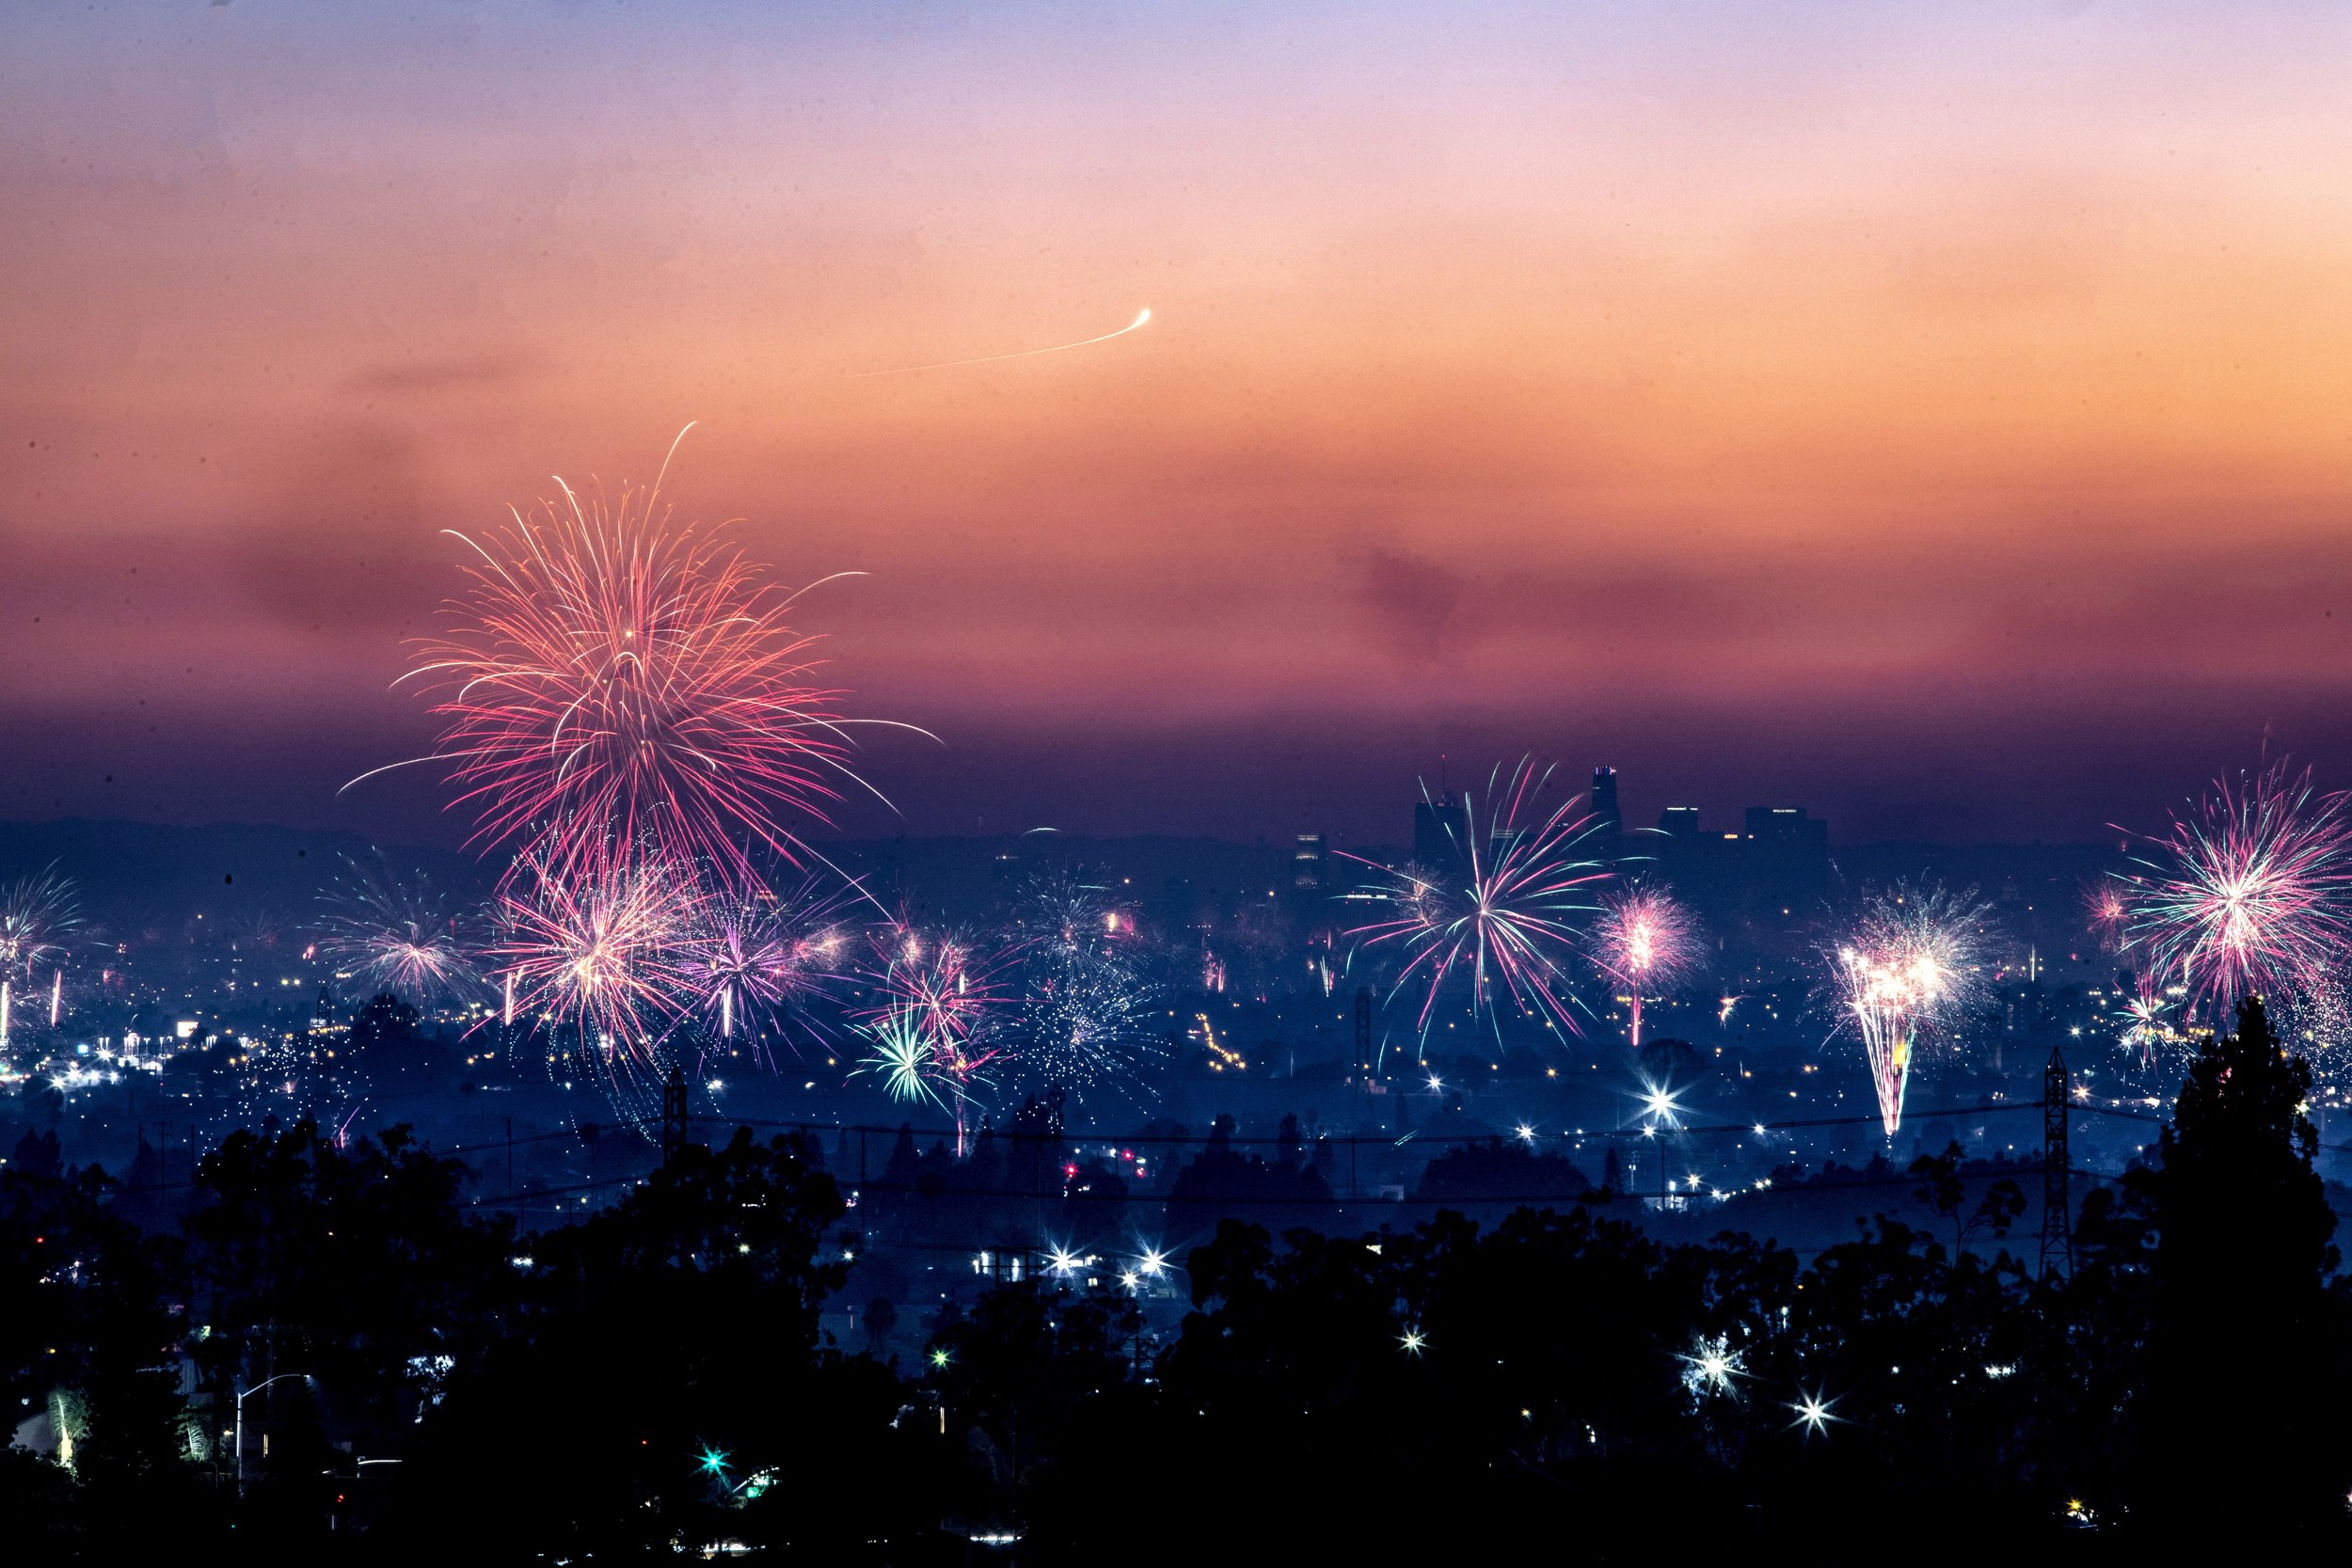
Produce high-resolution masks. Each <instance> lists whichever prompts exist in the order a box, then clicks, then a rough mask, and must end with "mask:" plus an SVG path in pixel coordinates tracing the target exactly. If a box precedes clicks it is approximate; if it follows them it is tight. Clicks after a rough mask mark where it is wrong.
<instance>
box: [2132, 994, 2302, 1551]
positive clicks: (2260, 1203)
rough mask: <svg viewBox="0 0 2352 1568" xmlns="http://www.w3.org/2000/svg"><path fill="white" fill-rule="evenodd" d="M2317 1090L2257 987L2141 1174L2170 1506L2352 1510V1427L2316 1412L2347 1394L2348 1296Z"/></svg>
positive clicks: (2159, 1424)
mask: <svg viewBox="0 0 2352 1568" xmlns="http://www.w3.org/2000/svg"><path fill="white" fill-rule="evenodd" d="M2311 1088H2312V1072H2311V1067H2310V1065H2309V1064H2308V1063H2306V1062H2305V1061H2304V1060H2303V1059H2302V1058H2300V1057H2298V1056H2292V1055H2290V1054H2289V1053H2287V1051H2286V1049H2285V1047H2284V1046H2283V1045H2281V1044H2280V1040H2279V1039H2278V1037H2277V1036H2276V1034H2275V1033H2274V1032H2273V1030H2272V1028H2271V1024H2270V1018H2269V1015H2268V1014H2267V1013H2266V1012H2265V1010H2264V1007H2263V1005H2262V1003H2261V1002H2260V1001H2259V1000H2257V999H2254V998H2251V997H2249V998H2248V999H2247V1000H2246V1001H2244V1002H2242V1003H2240V1004H2239V1006H2238V1014H2237V1030H2236V1032H2235V1033H2234V1034H2232V1035H2227V1036H2219V1037H2216V1038H2215V1039H2213V1040H2211V1041H2210V1042H2208V1043H2207V1044H2206V1045H2205V1046H2204V1047H2203V1048H2202V1049H2201V1050H2200V1051H2199V1053H2198V1055H2197V1059H2196V1061H2195V1062H2193V1063H2192V1064H2191V1065H2190V1067H2189V1069H2188V1078H2187V1081H2186V1082H2185V1083H2184V1084H2183V1085H2181V1093H2180V1099H2179V1100H2178V1101H2177V1102H2176V1103H2175V1104H2174V1106H2173V1112H2172V1120H2171V1123H2170V1124H2169V1126H2167V1127H2166V1128H2165V1129H2164V1132H2163V1135H2162V1138H2161V1140H2160V1143H2159V1146H2158V1148H2159V1154H2160V1159H2161V1164H2160V1165H2159V1166H2158V1167H2157V1168H2156V1169H2155V1170H2153V1172H2151V1173H2149V1174H2147V1175H2146V1176H2145V1177H2143V1178H2142V1179H2141V1180H2142V1182H2143V1184H2144V1185H2145V1187H2146V1188H2147V1191H2148V1193H2149V1196H2151V1197H2152V1199H2153V1204H2152V1207H2153V1212H2154V1215H2155V1226H2156V1238H2157V1239H2156V1246H2155V1252H2154V1257H2153V1273H2154V1293H2153V1324H2152V1334H2151V1353H2152V1354H2151V1363H2150V1368H2149V1382H2148V1400H2149V1429H2148V1441H2147V1449H2146V1453H2145V1456H2144V1457H2145V1459H2146V1460H2147V1462H2148V1463H2149V1464H2150V1465H2151V1466H2152V1469H2153V1474H2154V1475H2155V1476H2156V1477H2157V1478H2159V1481H2160V1483H2159V1484H2157V1485H2154V1486H2152V1487H2151V1488H2150V1490H2149V1500H2150V1503H2151V1506H2152V1509H2153V1511H2155V1512H2157V1513H2160V1514H2162V1515H2163V1516H2165V1517H2167V1518H2169V1519H2171V1520H2175V1521H2178V1522H2181V1523H2185V1524H2199V1525H2219V1524H2222V1523H2225V1522H2227V1523H2231V1524H2233V1525H2236V1526H2239V1527H2241V1528H2250V1527H2255V1526H2262V1527H2266V1528H2273V1529H2282V1530H2284V1529H2292V1530H2307V1529H2314V1528H2318V1527H2319V1525H2320V1524H2321V1522H2322V1521H2324V1520H2327V1519H2328V1518H2330V1517H2340V1516H2341V1515H2342V1514H2343V1513H2344V1438H2343V1437H2342V1436H2341V1435H2339V1434H2337V1433H2335V1431H2334V1430H2333V1429H2332V1427H2331V1426H2330V1425H2329V1424H2328V1423H2323V1422H2319V1421H2316V1420H2314V1419H2313V1416H2314V1413H2315V1412H2316V1411H2317V1410H2319V1409H2324V1408H2328V1407H2329V1406H2330V1405H2332V1404H2333V1403H2334V1402H2335V1399H2336V1397H2337V1395H2338V1392H2339V1387H2340V1379H2339V1377H2338V1376H2337V1374H2336V1372H2335V1369H2336V1367H2337V1358H2336V1356H2335V1355H2334V1354H2331V1353H2329V1352H2328V1347H2329V1346H2330V1345H2331V1344H2332V1342H2333V1341H2335V1340H2337V1339H2339V1338H2341V1326H2342V1325H2341V1313H2342V1309H2341V1307H2338V1306H2336V1305H2335V1304H2331V1303H2330V1301H2329V1299H2328V1296H2327V1294H2326V1293H2325V1291H2324V1290H2323V1287H2322V1283H2321V1275H2322V1274H2323V1272H2325V1271H2328V1270H2331V1269H2333V1268H2334V1267H2335V1264H2336V1261H2337V1253H2336V1249H2335V1248H2334V1247H2333V1246H2332V1245H2330V1244H2329V1242H2328V1238H2329V1237H2330V1236H2331V1235H2332V1234H2333V1232H2334V1230H2335V1224H2336V1222H2335V1215H2334V1214H2333V1213H2331V1212H2329V1210H2328V1200H2327V1196H2326V1193H2325V1192H2324V1190H2323V1189H2322V1186H2321V1183H2320V1180H2319V1177H2318V1175H2317V1173H2316V1172H2314V1171H2313V1170H2312V1156H2313V1155H2314V1154H2315V1153H2316V1152H2317V1151H2318V1147H2319V1133H2318V1131H2317V1130H2316V1129H2315V1128H2313V1127H2312V1123H2311V1119H2310V1117H2308V1116H2307V1115H2306V1114H2305V1111H2306V1108H2307V1106H2308V1104H2309V1101H2310V1096H2311Z"/></svg>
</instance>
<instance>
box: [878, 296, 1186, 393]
mask: <svg viewBox="0 0 2352 1568" xmlns="http://www.w3.org/2000/svg"><path fill="white" fill-rule="evenodd" d="M1151 320H1152V312H1151V310H1150V309H1148V308H1147V309H1142V310H1138V311H1136V319H1135V320H1133V321H1131V322H1129V323H1128V324H1127V325H1124V326H1122V327H1120V329H1119V330H1118V331H1116V332H1105V333H1104V334H1103V335H1102V336H1101V337H1099V338H1081V339H1079V340H1078V341H1076V342H1074V343H1056V344H1054V345H1053V346H1052V347H1051V348H1025V349H1017V350H1015V351H1014V352H1012V353H1010V354H983V355H981V356H979V357H978V358H977V359H943V360H941V361H939V362H938V363H937V364H932V365H898V366H894V367H892V368H891V369H889V370H886V371H859V372H856V373H854V374H852V375H851V376H850V377H849V379H850V380H851V381H866V380H870V379H871V378H872V377H874V376H878V375H913V374H914V372H917V371H951V370H954V369H956V368H958V367H959V366H962V365H993V364H995V363H996V362H997V361H998V360H1001V359H1027V358H1030V357H1032V356H1036V355H1040V354H1067V353H1069V352H1070V351H1071V350H1072V349H1073V348H1091V347H1093V346H1094V345H1095V344H1096V343H1107V342H1109V341H1111V340H1112V339H1113V338H1124V337H1125V336H1126V335H1127V334H1128V333H1130V332H1137V331H1140V330H1142V328H1143V327H1144V326H1145V325H1148V324H1149V323H1150V322H1151Z"/></svg>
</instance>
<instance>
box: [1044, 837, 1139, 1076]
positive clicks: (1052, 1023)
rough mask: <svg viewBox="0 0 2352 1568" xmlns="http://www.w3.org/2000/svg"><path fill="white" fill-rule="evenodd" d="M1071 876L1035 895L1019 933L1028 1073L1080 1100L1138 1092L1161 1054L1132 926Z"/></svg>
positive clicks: (1100, 893)
mask: <svg viewBox="0 0 2352 1568" xmlns="http://www.w3.org/2000/svg"><path fill="white" fill-rule="evenodd" d="M1103 893H1104V890H1103V889H1102V888H1099V887H1094V886H1091V885H1089V884H1088V883H1086V882H1084V881H1082V880H1080V879H1078V878H1077V877H1076V876H1074V875H1066V876H1059V877H1054V878H1049V879H1045V880H1043V881H1041V882H1039V883H1038V884H1037V885H1036V886H1035V887H1034V888H1032V890H1031V893H1030V897H1029V902H1028V906H1027V908H1026V909H1025V911H1023V916H1022V927H1023V930H1024V932H1025V935H1026V936H1027V939H1028V940H1027V942H1025V945H1024V947H1023V950H1022V955H1021V958H1022V969H1023V991H1022V999H1021V1016H1020V1021H1019V1023H1018V1026H1017V1034H1018V1038H1019V1043H1020V1052H1019V1060H1020V1065H1021V1068H1022V1069H1023V1071H1024V1072H1025V1074H1026V1075H1027V1076H1029V1077H1030V1078H1032V1079H1034V1080H1036V1081H1037V1082H1039V1083H1040V1084H1041V1085H1049V1086H1052V1085H1058V1086H1060V1087H1063V1088H1066V1089H1068V1090H1070V1091H1071V1092H1073V1093H1076V1094H1080V1095H1083V1094H1084V1093H1085V1092H1086V1091H1087V1090H1088V1089H1089V1088H1093V1087H1097V1086H1100V1085H1112V1086H1115V1087H1117V1088H1118V1089H1119V1090H1120V1092H1121V1093H1122V1094H1128V1095H1133V1094H1134V1093H1135V1091H1136V1068H1137V1067H1138V1066H1139V1065H1140V1064H1141V1062H1142V1060H1143V1058H1144V1057H1146V1056H1148V1055H1152V1054H1158V1053H1162V1047H1161V1046H1160V1045H1159V1043H1158V1041H1157V1038H1156V1037H1155V1032H1154V1030H1153V1028H1152V1019H1151V1017H1150V1014H1151V1007H1152V997H1153V995H1154V992H1153V990H1152V986H1151V985H1150V984H1149V983H1148V982H1147V981H1146V980H1145V979H1144V977H1143V975H1142V974H1141V971H1140V969H1139V967H1138V965H1137V963H1136V952H1135V943H1136V934H1135V927H1134V924H1133V922H1132V921H1129V920H1126V919H1124V918H1123V917H1122V916H1120V913H1119V911H1117V910H1115V909H1114V908H1112V907H1111V906H1110V905H1109V904H1108V903H1106V902H1105V901H1104V898H1103Z"/></svg>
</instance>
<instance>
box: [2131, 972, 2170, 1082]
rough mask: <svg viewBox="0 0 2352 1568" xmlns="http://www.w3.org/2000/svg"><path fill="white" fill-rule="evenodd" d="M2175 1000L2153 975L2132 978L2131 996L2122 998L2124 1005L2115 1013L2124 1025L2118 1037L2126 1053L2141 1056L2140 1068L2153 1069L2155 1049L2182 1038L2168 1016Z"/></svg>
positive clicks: (2140, 975)
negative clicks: (2174, 1029) (2173, 1028)
mask: <svg viewBox="0 0 2352 1568" xmlns="http://www.w3.org/2000/svg"><path fill="white" fill-rule="evenodd" d="M2176 1000H2178V999H2177V998H2175V997H2172V996H2169V995H2167V994H2166V993H2165V990H2164V988H2163V987H2162V986H2161V985H2159V984H2158V983H2157V982H2156V979H2155V977H2154V976H2153V975H2150V974H2137V975H2134V976H2133V977H2132V989H2131V994H2129V995H2128V996H2125V997H2123V998H2122V1004H2123V1005H2122V1006H2121V1007H2120V1008H2118V1009H2117V1010H2116V1022H2117V1023H2118V1024H2119V1025H2121V1027H2120V1029H2119V1030H2118V1033H2117V1037H2118V1039H2119V1040H2120V1041H2121V1042H2122V1046H2123V1048H2124V1049H2125V1050H2127V1051H2137V1052H2138V1053H2139V1065H2140V1066H2141V1067H2153V1066H2154V1065H2155V1060H2156V1047H2157V1046H2159V1045H2162V1044H2165V1043H2167V1042H2169V1041H2171V1040H2175V1039H2178V1038H2179V1036H2177V1035H2175V1034H2174V1033H2173V1032H2172V1025H2171V1022H2170V1020H2169V1018H2168V1017H2167V1015H2168V1014H2169V1013H2170V1012H2171V1011H2172V1006H2173V1003H2174V1002H2175V1001H2176Z"/></svg>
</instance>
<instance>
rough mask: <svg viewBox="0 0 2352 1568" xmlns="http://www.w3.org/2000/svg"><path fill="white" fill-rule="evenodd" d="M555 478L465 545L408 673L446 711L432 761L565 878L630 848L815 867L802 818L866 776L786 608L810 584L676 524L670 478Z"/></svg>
mask: <svg viewBox="0 0 2352 1568" xmlns="http://www.w3.org/2000/svg"><path fill="white" fill-rule="evenodd" d="M557 483H558V484H559V486H561V487H562V489H563V499H562V500H561V501H559V502H543V503H542V504H541V505H540V506H538V507H537V508H535V509H534V510H533V511H532V513H531V514H530V515H524V514H523V513H521V512H519V511H518V512H516V513H515V514H514V524H513V526H512V527H511V528H506V529H501V530H497V531H492V532H490V533H487V534H485V536H483V537H481V538H478V539H476V538H468V539H466V541H465V542H466V543H467V544H468V545H469V546H470V547H471V548H472V549H473V551H474V553H475V554H476V555H477V556H478V557H479V558H480V559H479V561H478V562H476V563H475V564H473V565H471V566H469V567H468V568H467V569H466V571H467V576H468V577H469V578H470V579H471V580H470V584H469V588H468V589H467V591H466V592H465V593H464V594H462V595H461V596H460V597H459V598H458V599H457V600H456V601H454V602H453V606H452V613H451V624H450V626H449V628H448V630H447V631H446V632H445V633H444V634H443V635H441V636H439V637H437V638H433V639H428V640H425V641H423V642H422V643H421V646H420V649H419V656H418V660H417V664H416V667H415V668H414V669H412V670H411V671H410V672H409V674H408V675H406V676H404V677H403V678H404V679H416V680H421V681H422V682H425V683H427V684H428V685H430V686H431V687H433V688H434V689H437V690H438V691H439V692H440V697H439V700H438V701H437V703H436V705H435V706H434V709H433V711H434V712H435V713H436V714H437V715H439V716H440V717H441V718H443V719H444V720H446V721H447V723H446V726H445V727H444V729H443V730H442V732H441V736H440V741H439V745H438V746H437V749H436V750H435V752H434V753H433V757H432V758H428V759H421V760H434V759H438V760H441V761H444V762H446V763H447V764H449V765H450V768H451V772H452V776H453V780H454V781H455V782H456V783H458V784H461V785H462V786H463V793H462V794H461V796H460V797H459V799H460V801H461V802H462V803H464V804H467V805H469V807H471V808H472V809H473V810H474V811H475V812H476V813H477V814H478V816H479V820H480V827H479V830H478V833H477V841H478V842H481V843H485V844H508V845H513V846H515V847H516V848H517V849H518V850H519V851H520V853H521V854H522V855H524V856H528V857H529V858H530V859H532V861H534V862H535V863H541V864H544V865H545V866H547V867H548V870H549V871H550V872H551V873H554V874H557V875H564V876H567V875H569V874H570V873H571V872H572V870H573V869H574V868H575V865H576V863H579V862H580V861H581V860H582V859H583V858H594V857H596V856H600V855H604V854H607V853H608V852H609V851H611V850H612V849H613V848H614V847H617V850H618V853H619V855H620V857H621V858H622V859H629V858H634V857H637V856H640V855H644V856H651V857H653V858H656V859H660V860H666V861H670V862H673V863H685V864H700V865H703V866H707V867H708V868H710V870H711V871H712V873H714V874H715V875H717V876H719V877H720V878H722V879H723V880H725V881H726V882H728V883H730V884H732V885H735V886H736V887H738V888H740V889H754V888H756V887H758V886H759V885H760V880H759V878H758V877H757V876H756V874H755V872H754V870H753V867H752V862H751V853H752V851H753V850H754V849H755V848H756V847H765V848H767V849H768V850H771V851H773V852H775V853H778V854H781V855H782V856H784V857H785V858H786V859H787V861H790V862H792V863H799V862H800V860H801V858H802V849H801V847H800V845H799V843H798V841H797V840H796V839H795V838H794V837H793V835H792V833H791V832H790V831H789V829H788V828H787V827H786V826H785V825H784V823H785V821H786V820H787V819H788V818H790V817H792V816H795V815H805V816H813V817H816V818H818V820H822V819H823V817H824V813H825V810H826V808H827V806H828V803H829V802H831V801H833V800H836V799H837V798H838V797H837V794H836V792H835V790H834V787H833V784H832V781H834V780H837V779H847V778H852V777H854V776H853V775H851V774H850V773H849V771H848V768H847V767H846V757H847V752H848V743H847V741H846V738H845V736H844V731H843V724H844V722H845V721H843V720H842V719H841V718H840V717H839V716H838V715H837V714H835V713H834V710H833V705H834V702H835V701H836V700H837V698H838V697H839V696H840V695H841V694H840V693H838V692H835V691H832V690H828V689H823V688H821V687H819V686H817V685H815V684H813V683H812V678H811V677H812V675H813V673H814V672H815V669H816V665H815V664H814V663H813V662H812V661H811V659H810V657H809V650H810V648H811V646H812V644H813V641H814V640H813V639H811V638H809V637H805V636H803V635H802V634H801V633H799V632H797V631H795V630H794V629H793V628H792V627H791V626H790V625H789V624H788V623H787V620H786V616H787V612H788V611H789V610H790V609H791V607H792V605H793V602H794V599H795V597H796V596H797V595H795V594H787V593H784V592H782V591H780V590H778V589H776V588H774V587H772V586H771V585H769V584H768V583H766V582H765V581H764V580H763V578H762V576H761V573H760V572H759V571H758V569H756V568H755V567H754V566H753V565H752V564H751V563H750V562H746V561H745V560H744V558H743V556H742V554H741V553H740V551H739V550H738V549H737V548H736V547H735V546H733V545H732V544H730V543H729V542H728V541H727V539H726V538H725V536H724V530H723V527H719V528H705V527H702V526H699V525H693V524H686V525H676V526H674V525H673V523H672V519H671V515H670V513H669V511H668V510H667V509H666V508H665V507H663V506H662V504H661V502H660V481H659V480H658V479H657V480H656V482H655V483H654V485H653V487H652V488H650V489H647V490H644V491H636V490H624V491H623V492H622V494H621V497H620V499H619V501H618V503H617V504H614V505H612V506H607V505H606V504H605V503H604V502H603V501H601V500H600V499H583V498H582V497H581V496H580V495H579V494H577V493H576V492H574V491H573V490H572V489H571V487H570V486H569V485H564V484H563V482H562V481H560V480H559V481H558V482H557ZM355 782H357V781H355Z"/></svg>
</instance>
